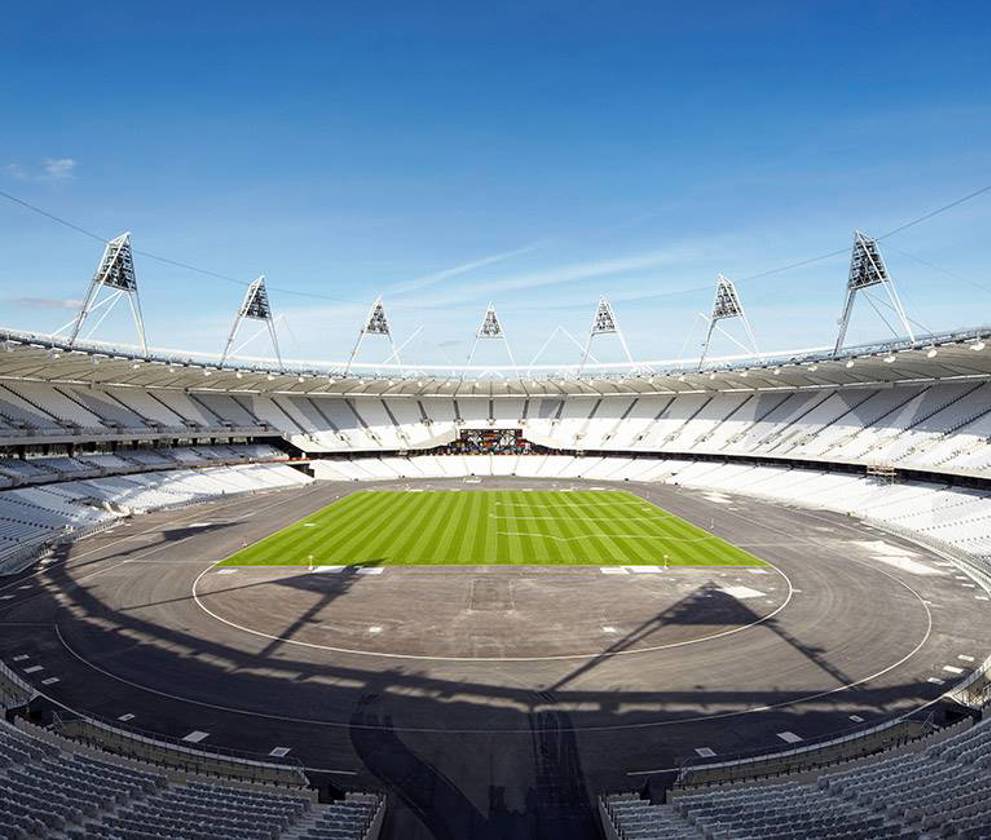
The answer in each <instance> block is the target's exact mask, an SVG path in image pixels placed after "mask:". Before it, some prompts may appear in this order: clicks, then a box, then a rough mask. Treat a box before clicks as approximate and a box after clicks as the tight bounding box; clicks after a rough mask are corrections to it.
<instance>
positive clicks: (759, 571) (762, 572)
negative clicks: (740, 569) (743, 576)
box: [747, 569, 767, 575]
mask: <svg viewBox="0 0 991 840" xmlns="http://www.w3.org/2000/svg"><path fill="white" fill-rule="evenodd" d="M747 571H748V572H750V574H752V575H766V574H767V569H747Z"/></svg>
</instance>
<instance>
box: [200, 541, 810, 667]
mask: <svg viewBox="0 0 991 840" xmlns="http://www.w3.org/2000/svg"><path fill="white" fill-rule="evenodd" d="M220 562H222V561H220ZM764 562H765V563H766V564H767V565H768V566H770V567H771V568H772V569H774V571H775V572H777V573H778V574H779V575H781V577H783V578H784V580H785V583H786V584H787V585H788V596H787V597H786V598H785V600H784V601H783V602H782V603H781V604H780V606H778V608H777V609H775V610H773V611H772V612H769V613H768V614H767V615H765V616H764V617H763V618H758V619H757V620H756V621H751V622H750V623H749V624H741V625H740V626H739V627H733V628H731V629H729V630H723V631H721V632H719V633H713V634H712V635H710V636H701V637H699V638H698V639H686V640H685V641H683V642H668V643H667V644H664V645H651V646H650V647H644V648H636V649H635V650H617V651H613V652H612V653H606V652H603V651H598V652H596V653H561V654H555V655H550V656H432V655H428V654H420V653H387V652H379V651H370V650H358V649H356V648H342V647H336V646H334V645H321V644H317V643H316V642H303V641H300V640H298V639H287V638H285V637H284V636H276V635H274V634H271V633H264V632H262V631H261V630H255V629H253V628H251V627H245V626H244V625H243V624H238V623H237V622H234V621H230V620H229V619H226V618H224V617H223V616H220V615H217V614H216V613H215V612H213V611H212V610H211V609H210V608H209V607H207V606H206V605H205V604H204V603H203V602H202V601H201V600H200V596H199V593H198V592H197V591H196V587H197V585H198V584H199V582H200V580H201V578H202V577H203V575H205V574H206V573H207V572H209V571H210V570H211V569H213V568H214V567H215V566H216V565H217V564H216V563H211V564H210V565H209V566H207V567H206V568H205V569H204V570H203V571H202V572H200V573H199V574H198V575H197V576H196V580H194V581H193V587H192V595H193V600H194V601H195V602H196V605H197V606H198V607H199V608H200V609H201V610H203V612H205V613H206V614H207V615H209V616H210V617H211V618H213V619H216V620H217V621H219V622H221V623H223V624H226V625H227V626H229V627H233V628H234V629H235V630H240V631H242V632H243V633H250V634H251V635H253V636H261V637H262V638H263V639H269V640H270V641H275V642H282V643H283V644H287V645H299V646H300V647H305V648H311V649H313V650H325V651H328V652H331V653H344V654H350V655H352V656H373V657H380V658H384V659H412V660H419V661H429V662H560V661H567V660H576V659H611V658H612V657H614V656H633V655H636V654H643V653H654V652H656V651H659V650H670V649H672V648H679V647H685V646H686V645H695V644H699V643H700V642H709V641H712V640H713V639H721V638H723V637H724V636H732V635H733V634H734V633H740V632H742V631H743V630H749V629H750V628H751V627H756V626H757V625H759V624H763V623H764V622H765V621H768V620H770V619H772V618H774V616H776V615H777V614H778V613H779V612H781V611H782V610H783V609H784V608H785V607H787V606H788V604H790V603H791V599H792V597H793V596H794V594H795V587H794V586H792V582H791V579H790V578H789V577H788V575H786V574H785V573H784V572H783V571H781V569H779V568H778V567H777V566H775V565H774V564H773V563H770V562H768V561H767V560H765V561H764ZM720 568H734V567H730V566H725V567H720ZM205 594H206V595H209V594H210V593H205Z"/></svg>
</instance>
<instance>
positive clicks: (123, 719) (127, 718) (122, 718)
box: [117, 712, 134, 723]
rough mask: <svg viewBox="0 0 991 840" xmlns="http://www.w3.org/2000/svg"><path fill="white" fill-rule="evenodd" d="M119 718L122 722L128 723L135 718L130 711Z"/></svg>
mask: <svg viewBox="0 0 991 840" xmlns="http://www.w3.org/2000/svg"><path fill="white" fill-rule="evenodd" d="M117 720H119V721H120V722H121V723H127V722H128V721H129V720H134V715H132V714H131V713H130V712H128V713H127V714H126V715H121V716H120V717H119V718H117Z"/></svg>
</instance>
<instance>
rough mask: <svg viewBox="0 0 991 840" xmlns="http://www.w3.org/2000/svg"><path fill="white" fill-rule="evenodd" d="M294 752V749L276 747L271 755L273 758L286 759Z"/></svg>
mask: <svg viewBox="0 0 991 840" xmlns="http://www.w3.org/2000/svg"><path fill="white" fill-rule="evenodd" d="M291 751H292V747H276V748H275V749H274V750H272V751H271V752H270V753H269V755H270V756H272V757H273V758H285V757H286V756H287V755H289V753H290V752H291Z"/></svg>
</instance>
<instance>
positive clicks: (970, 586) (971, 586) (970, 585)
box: [960, 583, 977, 589]
mask: <svg viewBox="0 0 991 840" xmlns="http://www.w3.org/2000/svg"><path fill="white" fill-rule="evenodd" d="M960 585H961V586H962V587H963V588H964V589H977V584H976V583H961V584H960Z"/></svg>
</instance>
